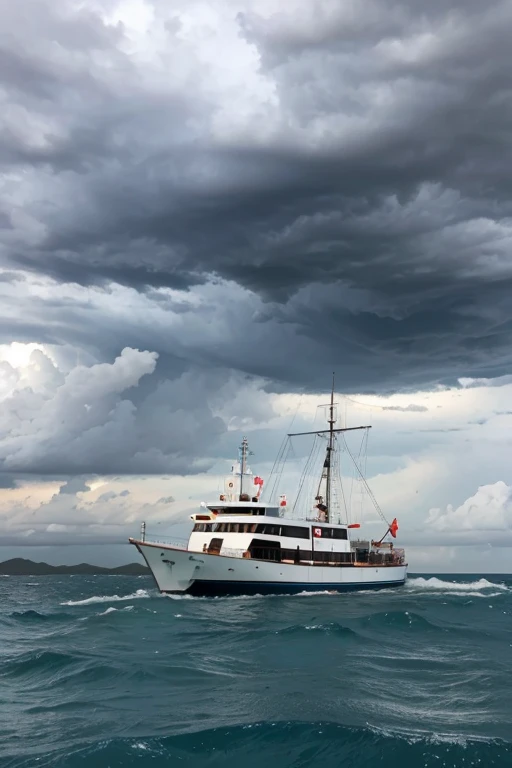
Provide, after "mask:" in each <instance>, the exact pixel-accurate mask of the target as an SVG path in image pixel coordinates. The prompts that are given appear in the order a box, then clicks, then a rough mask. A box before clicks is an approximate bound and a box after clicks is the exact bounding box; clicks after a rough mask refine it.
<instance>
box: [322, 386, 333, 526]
mask: <svg viewBox="0 0 512 768" xmlns="http://www.w3.org/2000/svg"><path fill="white" fill-rule="evenodd" d="M328 421H329V444H328V446H327V455H326V457H325V463H324V467H325V468H326V483H325V506H326V507H327V512H326V520H327V522H330V518H331V464H332V452H333V448H334V422H335V421H336V419H335V418H334V373H333V374H332V389H331V404H330V406H329V419H328Z"/></svg>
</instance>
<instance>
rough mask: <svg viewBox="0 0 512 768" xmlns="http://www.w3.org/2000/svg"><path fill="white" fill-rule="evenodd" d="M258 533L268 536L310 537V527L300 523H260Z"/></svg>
mask: <svg viewBox="0 0 512 768" xmlns="http://www.w3.org/2000/svg"><path fill="white" fill-rule="evenodd" d="M256 533H260V534H264V535H266V536H289V537H290V538H294V539H309V528H306V527H301V526H299V525H275V524H274V523H260V524H259V525H258V526H257V528H256Z"/></svg>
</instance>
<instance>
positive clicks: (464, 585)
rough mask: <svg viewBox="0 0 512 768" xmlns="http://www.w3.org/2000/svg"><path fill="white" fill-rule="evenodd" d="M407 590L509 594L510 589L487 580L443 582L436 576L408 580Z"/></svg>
mask: <svg viewBox="0 0 512 768" xmlns="http://www.w3.org/2000/svg"><path fill="white" fill-rule="evenodd" d="M406 587H407V589H412V590H417V589H429V590H443V591H445V592H446V591H452V590H453V592H476V591H478V590H482V589H498V590H500V591H503V592H510V588H509V587H507V586H506V585H505V584H495V583H494V582H492V581H488V580H487V579H478V581H469V582H464V581H444V580H443V579H438V578H437V576H432V577H431V578H430V579H425V578H423V577H422V576H419V577H417V578H414V579H408V580H407V582H406Z"/></svg>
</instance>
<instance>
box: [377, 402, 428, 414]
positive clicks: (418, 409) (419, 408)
mask: <svg viewBox="0 0 512 768" xmlns="http://www.w3.org/2000/svg"><path fill="white" fill-rule="evenodd" d="M383 410H384V411H401V412H402V413H423V412H424V411H428V408H427V407H426V406H425V405H414V403H411V404H410V405H406V406H401V405H386V406H384V408H383Z"/></svg>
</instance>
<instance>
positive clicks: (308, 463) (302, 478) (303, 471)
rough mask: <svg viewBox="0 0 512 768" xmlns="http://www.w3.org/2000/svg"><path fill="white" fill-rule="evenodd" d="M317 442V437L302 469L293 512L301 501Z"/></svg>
mask: <svg viewBox="0 0 512 768" xmlns="http://www.w3.org/2000/svg"><path fill="white" fill-rule="evenodd" d="M315 443H316V438H315V440H314V441H313V446H312V447H311V450H310V452H309V456H308V458H307V460H306V464H305V466H304V469H303V470H302V474H301V476H300V478H299V487H298V490H297V493H296V495H295V500H294V502H293V507H292V513H293V512H295V508H296V506H297V504H298V502H299V498H300V494H301V491H302V488H303V486H304V481H305V479H306V475H307V472H308V468H309V465H310V464H311V457H312V455H313V451H314V449H315Z"/></svg>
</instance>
